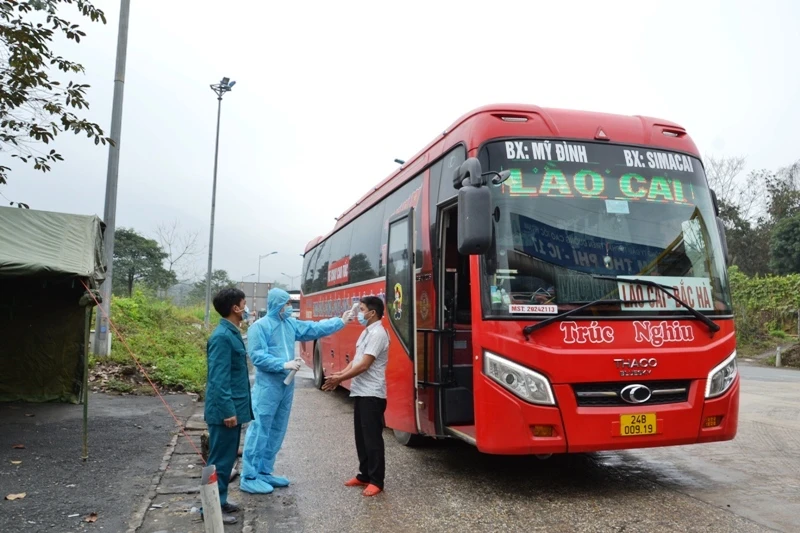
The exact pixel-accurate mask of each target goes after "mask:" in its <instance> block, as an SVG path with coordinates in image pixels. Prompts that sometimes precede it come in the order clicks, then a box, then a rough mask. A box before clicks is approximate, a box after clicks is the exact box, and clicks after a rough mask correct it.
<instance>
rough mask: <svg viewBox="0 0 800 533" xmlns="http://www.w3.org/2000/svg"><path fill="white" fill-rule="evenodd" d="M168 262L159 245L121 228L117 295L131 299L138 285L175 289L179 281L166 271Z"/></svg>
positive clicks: (117, 242) (117, 250) (115, 284)
mask: <svg viewBox="0 0 800 533" xmlns="http://www.w3.org/2000/svg"><path fill="white" fill-rule="evenodd" d="M166 258H167V254H166V253H165V252H164V250H162V249H161V246H160V245H159V244H158V242H156V241H154V240H153V239H148V238H146V237H143V236H142V235H139V234H138V233H137V232H136V231H134V230H132V229H126V228H119V229H118V230H117V231H116V233H115V234H114V276H113V280H114V281H113V290H114V292H115V293H117V294H125V295H127V296H128V297H130V296H131V295H132V294H133V286H134V284H135V283H137V282H144V283H145V284H146V285H147V286H148V287H150V288H154V289H163V288H166V287H169V286H171V285H173V284H174V283H175V282H176V281H177V280H176V277H175V274H174V273H173V272H170V271H168V270H167V269H165V268H164V260H165V259H166Z"/></svg>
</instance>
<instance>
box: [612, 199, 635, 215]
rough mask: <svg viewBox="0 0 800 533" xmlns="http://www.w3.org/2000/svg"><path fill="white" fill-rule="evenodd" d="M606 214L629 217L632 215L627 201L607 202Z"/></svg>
mask: <svg viewBox="0 0 800 533" xmlns="http://www.w3.org/2000/svg"><path fill="white" fill-rule="evenodd" d="M606 213H608V214H609V215H629V214H630V213H631V210H630V208H629V207H628V201H627V200H606Z"/></svg>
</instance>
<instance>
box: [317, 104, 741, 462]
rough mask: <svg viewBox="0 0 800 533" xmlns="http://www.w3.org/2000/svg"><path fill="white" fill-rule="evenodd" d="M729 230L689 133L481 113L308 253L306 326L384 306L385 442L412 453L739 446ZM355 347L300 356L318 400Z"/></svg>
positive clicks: (356, 329) (563, 115) (564, 116)
mask: <svg viewBox="0 0 800 533" xmlns="http://www.w3.org/2000/svg"><path fill="white" fill-rule="evenodd" d="M718 215H719V211H718V206H717V200H716V196H715V194H714V192H713V191H712V190H710V189H709V186H708V183H707V180H706V177H705V174H704V171H703V164H702V162H701V160H700V154H699V152H698V150H697V148H696V147H695V144H694V142H693V141H692V140H691V138H690V137H689V136H688V135H687V133H686V131H685V130H684V129H683V128H682V127H680V126H678V125H677V124H674V123H672V122H668V121H665V120H659V119H654V118H648V117H641V116H619V115H611V114H601V113H590V112H580V111H568V110H561V109H543V108H540V107H535V106H529V105H492V106H487V107H482V108H479V109H476V110H474V111H471V112H470V113H468V114H466V115H464V116H463V117H461V118H460V119H458V121H456V122H455V123H454V124H453V125H452V126H451V127H450V128H448V129H447V130H446V131H445V132H444V133H442V134H441V135H439V136H438V137H436V139H435V140H434V141H432V142H431V143H430V144H428V146H426V147H425V148H424V149H423V150H422V151H421V152H419V153H418V154H417V155H415V156H414V157H413V158H411V159H410V160H408V161H407V162H405V163H403V164H402V165H401V167H400V168H399V169H398V170H397V171H396V172H394V173H393V174H392V175H390V176H389V177H388V178H386V179H384V180H383V181H382V182H380V183H378V184H377V185H376V186H375V187H374V188H373V189H372V190H370V191H369V192H368V193H367V194H366V195H364V196H363V197H362V198H361V199H360V200H359V201H358V202H356V203H355V205H353V206H351V207H350V208H349V209H347V210H346V211H345V212H344V213H343V214H342V215H341V216H340V217H339V218H338V219H337V222H336V225H335V227H334V229H333V231H332V232H331V233H330V234H328V235H327V236H325V237H321V238H317V239H315V240H314V241H312V242H311V243H309V245H308V247H307V248H306V251H305V259H304V270H303V283H302V301H301V317H302V318H303V319H319V318H326V317H330V316H336V315H340V314H341V313H342V312H343V311H345V310H346V309H349V308H350V307H351V306H352V304H353V303H354V302H357V301H358V299H359V298H360V297H362V296H364V295H370V294H371V295H378V296H380V297H382V298H383V300H384V302H385V303H386V315H385V318H384V325H385V327H386V329H387V331H388V332H389V336H390V339H391V343H390V351H389V363H388V367H387V371H386V379H387V396H388V398H387V400H388V402H387V410H386V425H387V426H388V427H390V428H392V429H393V430H394V432H395V436H396V437H397V439H398V440H399V441H400V442H402V443H404V444H408V445H412V444H414V443H415V442H418V441H419V440H420V438H421V437H423V436H428V437H435V438H444V437H455V438H459V439H463V440H465V441H467V442H469V443H472V444H473V445H475V446H477V448H478V449H479V450H480V451H482V452H485V453H492V454H535V455H545V456H546V455H549V454H553V453H572V452H591V451H599V450H610V449H624V448H644V447H652V446H668V445H678V444H691V443H698V442H711V441H721V440H730V439H733V438H734V436H735V435H736V430H737V425H738V410H739V377H738V372H737V366H736V340H735V334H734V323H733V316H732V310H731V296H730V290H729V286H728V278H727V263H728V260H727V257H728V254H727V245H726V241H725V234H724V228H723V226H722V224H721V222H720V220H719V217H718ZM360 332H361V327H360V326H359V325H358V324H357V323H353V324H349V325H347V326H346V327H345V328H344V329H343V330H342V331H340V332H339V333H337V334H336V335H334V336H332V337H330V338H325V339H322V340H321V341H318V342H316V343H310V342H308V343H302V346H301V350H302V354H303V358H304V359H305V361H306V363H307V364H309V366H311V367H312V368H313V369H314V379H315V384H316V385H317V386H321V384H322V382H323V379H324V376H325V375H329V374H330V373H332V372H336V371H337V370H339V369H341V368H343V367H344V366H346V365H347V364H348V363H349V362H350V358H351V357H352V356H353V354H354V353H355V352H354V351H355V343H356V339H357V337H358V335H359V334H360ZM346 385H347V384H345V386H346Z"/></svg>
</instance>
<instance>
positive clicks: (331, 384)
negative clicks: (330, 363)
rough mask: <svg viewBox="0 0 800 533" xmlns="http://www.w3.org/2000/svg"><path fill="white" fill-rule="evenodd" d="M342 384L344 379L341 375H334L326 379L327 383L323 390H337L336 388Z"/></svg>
mask: <svg viewBox="0 0 800 533" xmlns="http://www.w3.org/2000/svg"><path fill="white" fill-rule="evenodd" d="M341 382H342V378H341V377H339V374H334V375H332V376H330V377H328V378H326V379H325V383H324V384H323V385H322V390H324V391H325V392H330V391H332V390H336V387H338V386H339V383H341Z"/></svg>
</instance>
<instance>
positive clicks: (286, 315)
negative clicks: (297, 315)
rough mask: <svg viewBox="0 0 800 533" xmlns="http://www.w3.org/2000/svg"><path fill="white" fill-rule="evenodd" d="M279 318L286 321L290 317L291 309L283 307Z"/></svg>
mask: <svg viewBox="0 0 800 533" xmlns="http://www.w3.org/2000/svg"><path fill="white" fill-rule="evenodd" d="M281 317H282V318H283V319H284V320H286V319H287V318H291V317H292V308H291V307H284V308H283V311H281Z"/></svg>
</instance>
